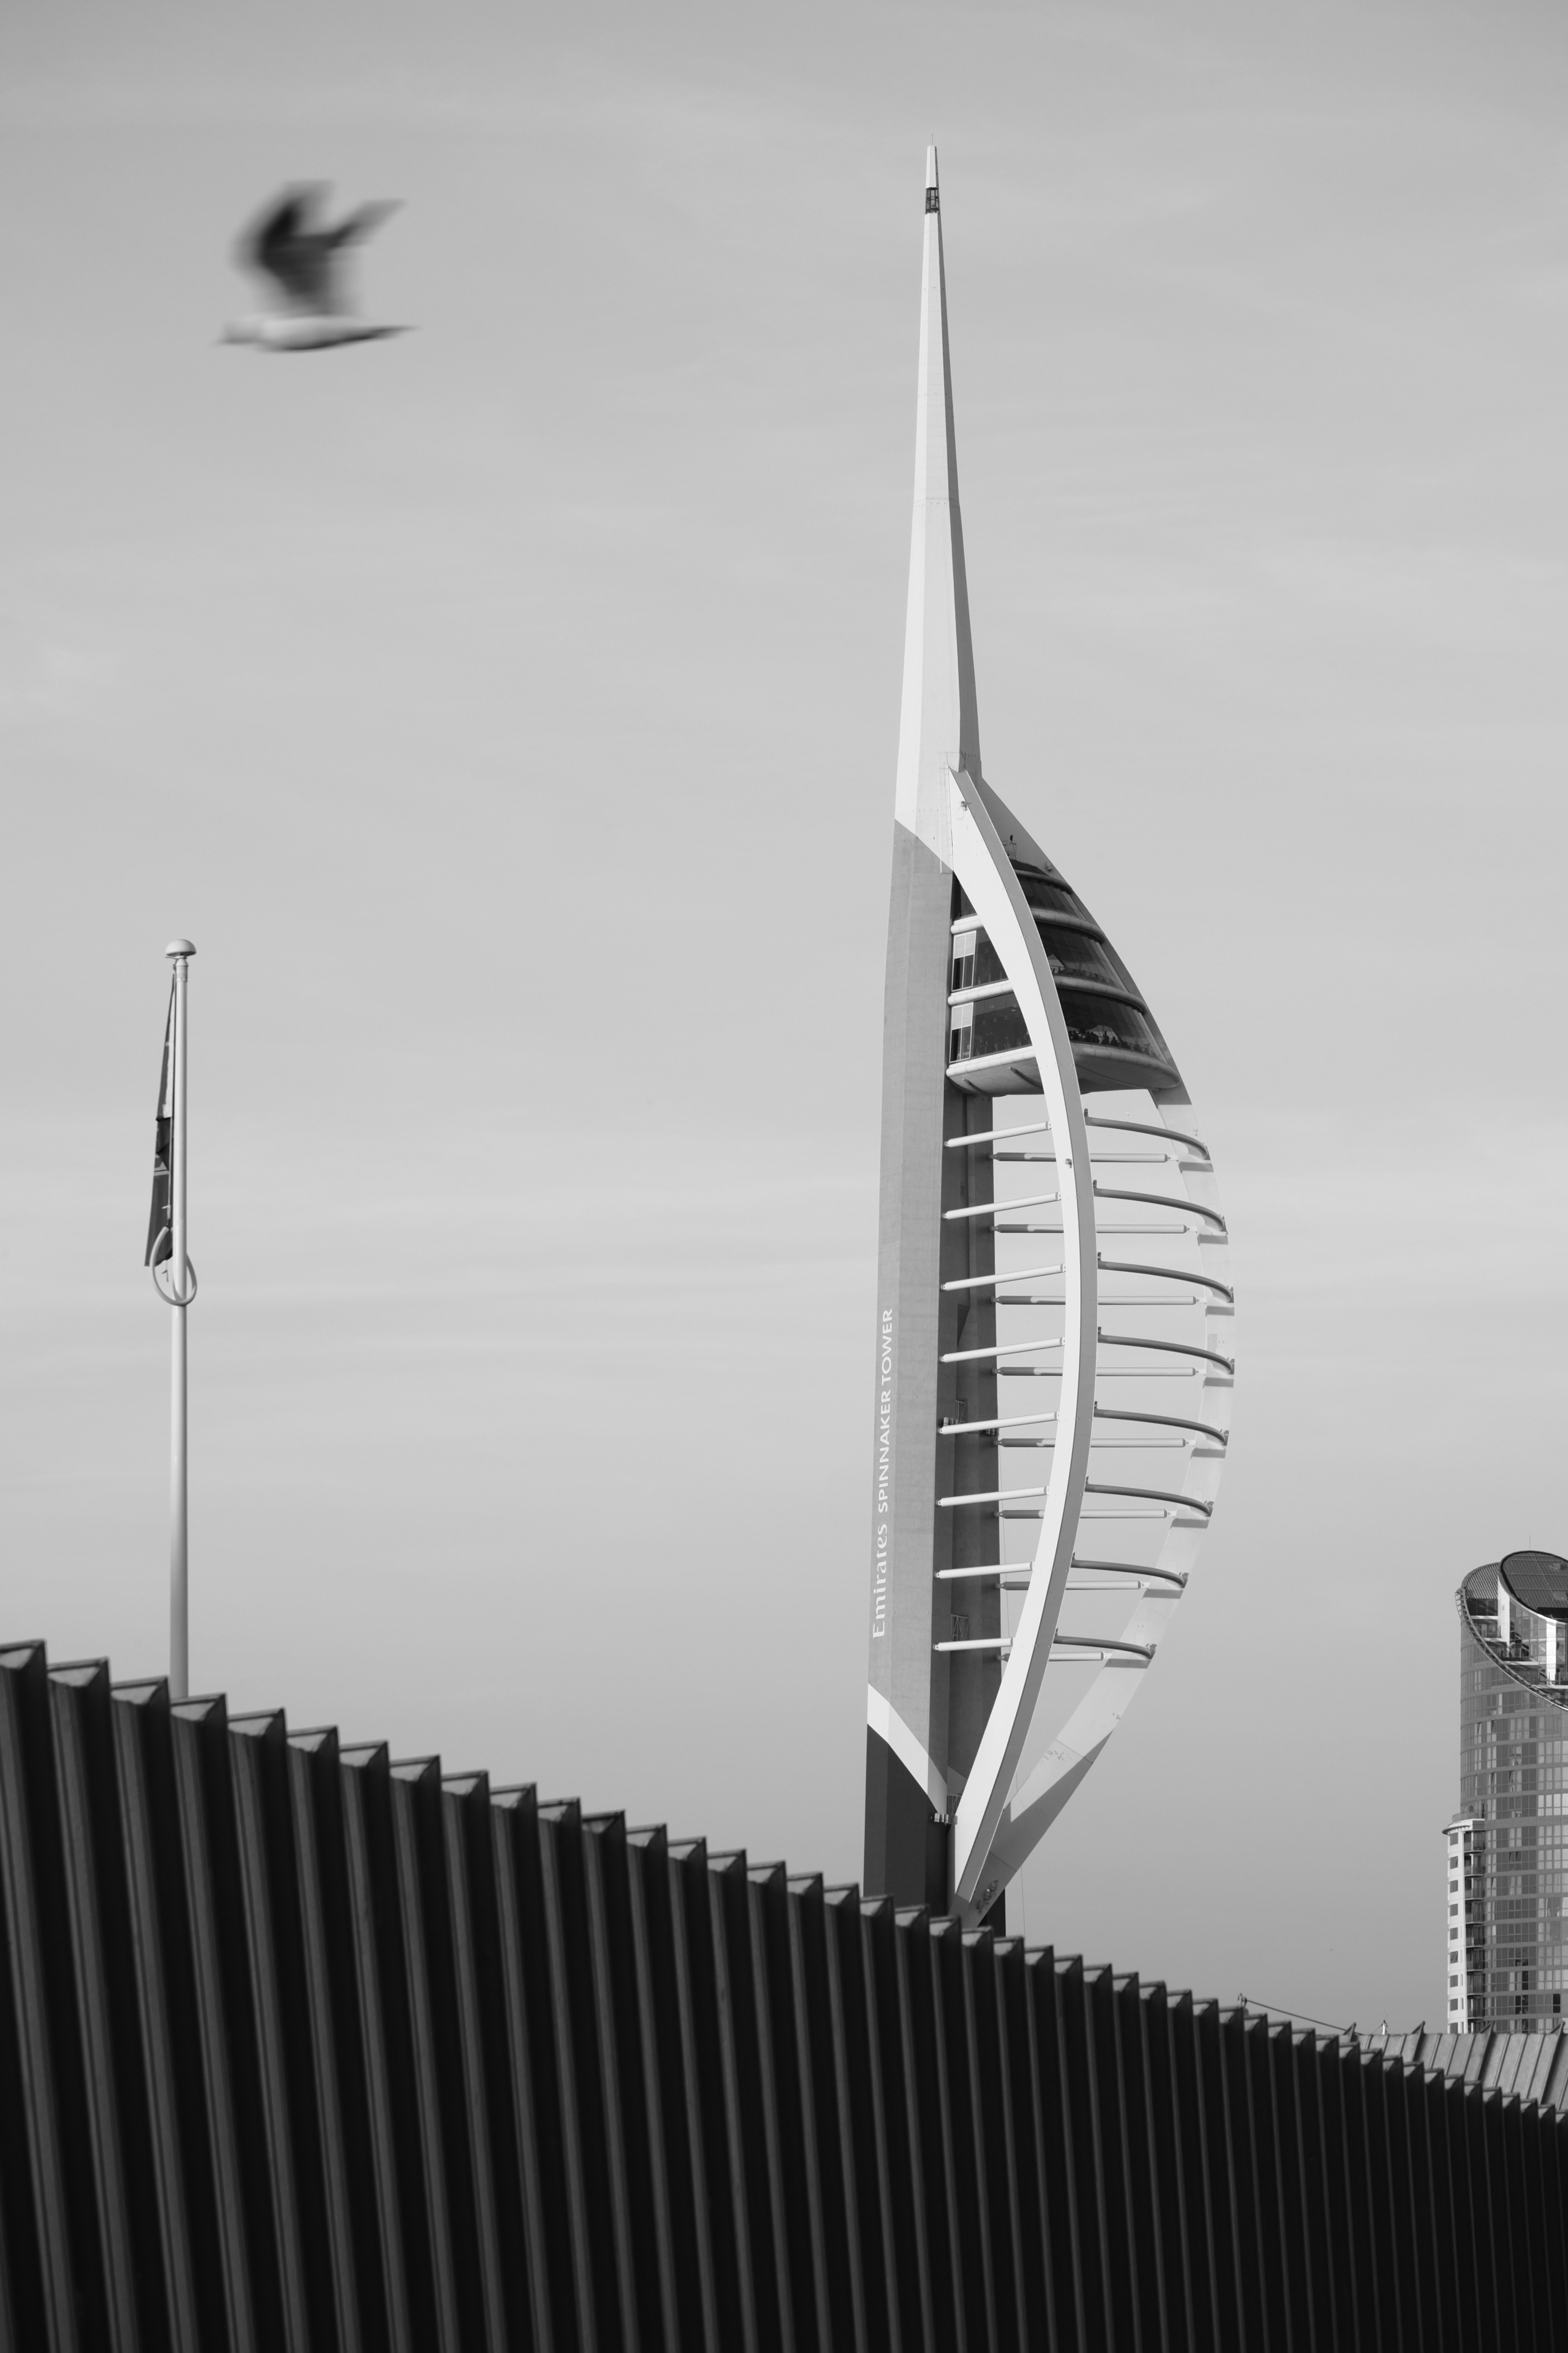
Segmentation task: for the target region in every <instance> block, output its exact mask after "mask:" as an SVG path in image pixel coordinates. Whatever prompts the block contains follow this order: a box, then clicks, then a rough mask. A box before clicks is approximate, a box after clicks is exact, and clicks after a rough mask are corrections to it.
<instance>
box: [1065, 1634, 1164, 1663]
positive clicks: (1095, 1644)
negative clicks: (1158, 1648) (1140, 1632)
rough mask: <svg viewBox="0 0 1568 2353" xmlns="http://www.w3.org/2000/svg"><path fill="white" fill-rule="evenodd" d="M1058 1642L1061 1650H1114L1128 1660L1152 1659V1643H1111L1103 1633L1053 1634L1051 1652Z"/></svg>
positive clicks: (1108, 1636) (1110, 1639)
mask: <svg viewBox="0 0 1568 2353" xmlns="http://www.w3.org/2000/svg"><path fill="white" fill-rule="evenodd" d="M1058 1642H1060V1647H1063V1650H1098V1651H1107V1650H1114V1651H1119V1654H1123V1657H1129V1659H1152V1657H1154V1645H1152V1642H1112V1638H1110V1635H1105V1633H1053V1635H1051V1650H1056V1647H1058Z"/></svg>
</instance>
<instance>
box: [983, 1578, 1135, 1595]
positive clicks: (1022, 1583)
mask: <svg viewBox="0 0 1568 2353" xmlns="http://www.w3.org/2000/svg"><path fill="white" fill-rule="evenodd" d="M1029 1582H1030V1580H1029V1578H1028V1577H1026V1576H1024V1577H1003V1578H1002V1580H1001V1585H1002V1590H1003V1592H1004V1593H1027V1591H1028V1589H1029ZM1067 1589H1068V1592H1069V1593H1141V1592H1142V1589H1143V1588H1142V1586H1141V1585H1140V1584H1139V1582H1138V1579H1137V1578H1136V1577H1113V1578H1112V1579H1111V1581H1110V1584H1109V1585H1105V1584H1100V1583H1099V1582H1097V1581H1094V1580H1092V1579H1090V1578H1089V1577H1068V1581H1067Z"/></svg>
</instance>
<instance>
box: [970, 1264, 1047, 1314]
mask: <svg viewBox="0 0 1568 2353" xmlns="http://www.w3.org/2000/svg"><path fill="white" fill-rule="evenodd" d="M1066 1272H1067V1269H1066V1268H1065V1267H1062V1266H1013V1267H1009V1268H1008V1269H1007V1271H1006V1273H1005V1274H961V1275H960V1276H959V1277H958V1278H957V1280H956V1281H955V1282H944V1283H943V1284H942V1289H943V1290H944V1291H984V1290H987V1289H989V1288H994V1285H995V1284H997V1283H998V1282H1037V1281H1038V1280H1039V1278H1040V1277H1041V1276H1043V1275H1047V1274H1065V1273H1066ZM1024 1304H1025V1305H1026V1306H1027V1305H1028V1304H1029V1302H1028V1301H1027V1300H1026V1301H1025V1302H1024ZM1056 1304H1057V1305H1058V1306H1060V1305H1061V1304H1062V1303H1061V1302H1060V1301H1059V1300H1058V1302H1057V1303H1056Z"/></svg>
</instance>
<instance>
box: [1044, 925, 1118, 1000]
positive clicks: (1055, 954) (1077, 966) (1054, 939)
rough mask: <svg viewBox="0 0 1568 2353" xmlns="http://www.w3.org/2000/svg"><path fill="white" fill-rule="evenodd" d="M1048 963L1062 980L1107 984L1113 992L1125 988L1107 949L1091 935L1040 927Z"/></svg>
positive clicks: (1054, 926) (1049, 926)
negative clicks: (1093, 981) (1100, 981)
mask: <svg viewBox="0 0 1568 2353" xmlns="http://www.w3.org/2000/svg"><path fill="white" fill-rule="evenodd" d="M1037 930H1038V932H1039V934H1040V940H1041V943H1042V944H1043V946H1044V948H1045V951H1046V959H1047V963H1048V964H1049V965H1050V967H1051V970H1052V972H1053V973H1055V975H1056V976H1057V978H1058V980H1074V979H1077V980H1104V981H1109V982H1110V986H1111V987H1112V988H1121V987H1124V986H1125V984H1124V982H1123V981H1122V978H1121V974H1120V973H1119V972H1118V971H1117V969H1116V966H1115V965H1113V964H1112V963H1111V961H1110V957H1109V956H1108V955H1106V953H1105V949H1104V947H1103V946H1102V944H1100V941H1099V940H1097V939H1092V938H1091V937H1090V936H1089V933H1088V932H1069V931H1066V930H1064V929H1063V928H1062V926H1061V925H1060V924H1058V923H1039V924H1038V925H1037Z"/></svg>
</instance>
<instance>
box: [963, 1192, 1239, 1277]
mask: <svg viewBox="0 0 1568 2353" xmlns="http://www.w3.org/2000/svg"><path fill="white" fill-rule="evenodd" d="M996 1206H997V1208H999V1209H1016V1208H1019V1207H1020V1204H1019V1203H1018V1202H1016V1201H999V1202H998V1203H997V1204H996ZM1186 1230H1187V1229H1186V1228H1185V1226H1178V1225H1176V1224H1175V1223H1174V1222H1171V1223H1169V1224H1166V1225H1163V1226H1100V1227H1099V1228H1097V1231H1098V1232H1100V1234H1102V1235H1103V1234H1184V1233H1185V1232H1186ZM996 1231H997V1232H998V1233H999V1234H1059V1233H1060V1231H1061V1228H1060V1226H998V1227H997V1228H996ZM1209 1239H1210V1237H1209V1236H1208V1235H1207V1234H1200V1235H1199V1236H1198V1240H1200V1241H1207V1240H1209ZM1213 1239H1214V1240H1215V1241H1219V1240H1222V1239H1223V1237H1222V1236H1220V1235H1218V1234H1215V1236H1214V1237H1213ZM1193 1280H1194V1282H1196V1280H1197V1277H1196V1276H1195V1275H1194V1278H1193Z"/></svg>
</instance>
